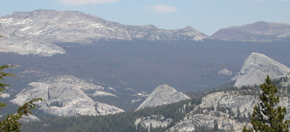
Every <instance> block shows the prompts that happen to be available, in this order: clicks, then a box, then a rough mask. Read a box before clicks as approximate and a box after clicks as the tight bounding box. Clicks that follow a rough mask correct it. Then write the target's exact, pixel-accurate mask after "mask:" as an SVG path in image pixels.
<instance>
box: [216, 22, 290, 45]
mask: <svg viewBox="0 0 290 132" xmlns="http://www.w3.org/2000/svg"><path fill="white" fill-rule="evenodd" d="M211 37H212V38H215V39H222V40H229V41H289V40H290V24H285V23H269V22H256V23H252V24H247V25H243V26H233V27H229V28H224V29H220V30H218V31H217V32H216V33H214V34H213V35H212V36H211Z"/></svg>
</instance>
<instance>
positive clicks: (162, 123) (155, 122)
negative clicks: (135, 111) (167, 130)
mask: <svg viewBox="0 0 290 132" xmlns="http://www.w3.org/2000/svg"><path fill="white" fill-rule="evenodd" d="M172 121H173V120H172V119H171V118H165V117H164V116H162V115H151V116H147V117H140V118H137V119H136V120H135V125H136V127H138V125H139V124H140V125H141V126H142V127H144V128H147V129H148V131H150V128H157V127H167V126H168V125H169V124H170V123H171V122H172Z"/></svg>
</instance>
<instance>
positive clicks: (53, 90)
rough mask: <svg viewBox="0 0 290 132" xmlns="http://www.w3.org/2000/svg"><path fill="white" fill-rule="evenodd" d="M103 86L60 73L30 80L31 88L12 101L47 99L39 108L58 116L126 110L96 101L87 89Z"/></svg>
mask: <svg viewBox="0 0 290 132" xmlns="http://www.w3.org/2000/svg"><path fill="white" fill-rule="evenodd" d="M101 89H103V87H101V86H98V85H94V84H92V83H89V82H86V81H85V80H82V79H78V78H76V77H74V76H70V75H63V76H56V77H50V78H45V79H42V80H40V81H39V82H31V83H29V84H28V87H26V88H25V89H24V90H23V91H21V92H20V93H19V94H17V95H16V98H15V99H13V100H11V102H12V103H15V104H18V105H22V104H23V103H25V102H27V101H29V100H31V99H33V98H43V99H45V100H46V102H39V105H40V108H39V110H41V111H43V112H44V113H47V114H51V115H57V116H71V115H108V114H115V113H119V112H124V110H122V109H120V108H117V107H115V106H112V105H108V104H105V103H101V102H95V101H94V100H92V99H91V98H90V97H89V96H88V95H87V94H86V93H85V92H84V90H101ZM100 94H101V93H100ZM106 94H108V93H106Z"/></svg>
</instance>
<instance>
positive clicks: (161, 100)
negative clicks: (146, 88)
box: [136, 84, 190, 110]
mask: <svg viewBox="0 0 290 132" xmlns="http://www.w3.org/2000/svg"><path fill="white" fill-rule="evenodd" d="M186 99H190V98H189V97H188V96H187V95H185V94H183V93H182V92H178V91H177V90H176V89H174V88H173V87H170V86H169V85H167V84H163V85H160V86H158V87H157V88H155V89H154V91H153V92H152V93H151V94H150V95H149V97H148V98H147V99H146V100H145V101H144V102H143V103H142V104H141V105H140V106H139V107H138V108H137V109H136V110H140V109H142V108H145V107H153V106H158V105H165V104H170V103H175V102H178V101H181V100H186Z"/></svg>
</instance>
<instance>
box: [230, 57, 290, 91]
mask: <svg viewBox="0 0 290 132" xmlns="http://www.w3.org/2000/svg"><path fill="white" fill-rule="evenodd" d="M289 72H290V69H289V68H288V67H287V66H285V65H283V64H281V63H279V62H277V61H274V60H273V59H271V58H269V57H267V56H266V55H263V54H260V53H252V54H251V55H250V56H249V57H248V58H247V59H246V61H245V62H244V65H243V67H242V69H241V71H240V72H239V73H238V75H237V76H236V77H235V78H233V80H236V82H235V84H234V86H236V87H241V86H243V85H244V86H247V85H250V86H251V85H255V84H257V85H260V84H262V83H263V82H264V81H265V78H266V76H267V75H269V76H270V77H271V78H272V79H276V78H280V77H284V76H286V75H287V74H288V73H289Z"/></svg>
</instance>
